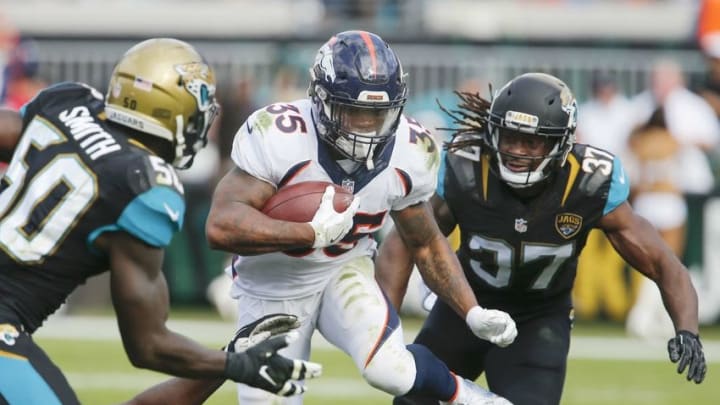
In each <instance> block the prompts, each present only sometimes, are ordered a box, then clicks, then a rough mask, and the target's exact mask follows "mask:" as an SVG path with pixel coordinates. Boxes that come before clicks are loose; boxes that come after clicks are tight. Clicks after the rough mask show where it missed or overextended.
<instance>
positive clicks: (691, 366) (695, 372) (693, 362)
mask: <svg viewBox="0 0 720 405" xmlns="http://www.w3.org/2000/svg"><path fill="white" fill-rule="evenodd" d="M668 354H670V361H672V362H673V363H678V367H677V372H678V373H679V374H682V373H683V372H684V371H685V368H686V367H687V369H688V371H687V380H688V381H690V380H692V381H695V384H700V383H701V382H702V381H703V380H704V379H705V373H706V372H707V365H706V364H705V354H703V348H702V343H700V336H698V335H695V334H693V333H690V332H688V331H686V330H680V331H678V332H677V334H676V335H675V337H674V338H672V339H670V340H669V341H668Z"/></svg>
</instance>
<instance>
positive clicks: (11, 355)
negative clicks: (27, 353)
mask: <svg viewBox="0 0 720 405" xmlns="http://www.w3.org/2000/svg"><path fill="white" fill-rule="evenodd" d="M0 356H2V357H7V358H10V359H15V360H25V361H27V357H24V356H20V355H19V354H15V353H10V352H6V351H4V350H0Z"/></svg>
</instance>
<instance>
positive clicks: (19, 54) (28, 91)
mask: <svg viewBox="0 0 720 405" xmlns="http://www.w3.org/2000/svg"><path fill="white" fill-rule="evenodd" d="M38 68H39V64H38V51H37V45H36V44H35V42H34V41H33V40H31V39H27V38H25V39H21V40H20V41H18V42H17V44H15V46H14V47H13V48H12V49H11V50H10V53H9V57H8V61H7V64H6V65H5V69H4V70H3V81H4V86H3V89H2V95H0V100H2V104H3V105H4V106H6V107H9V108H13V109H16V110H17V109H19V108H20V107H22V106H23V105H24V104H25V103H27V102H28V101H30V100H31V99H32V98H33V97H35V95H36V94H37V93H38V92H39V91H40V90H42V89H43V88H44V87H45V86H47V83H45V81H44V80H42V79H40V78H39V77H38Z"/></svg>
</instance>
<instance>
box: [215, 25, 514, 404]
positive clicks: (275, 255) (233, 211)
mask: <svg viewBox="0 0 720 405" xmlns="http://www.w3.org/2000/svg"><path fill="white" fill-rule="evenodd" d="M310 73H311V83H310V88H309V98H307V99H301V100H297V101H294V102H288V103H277V104H271V105H269V106H266V107H264V108H261V109H259V110H257V111H255V112H254V113H253V114H251V115H250V117H249V118H248V119H247V121H246V122H245V123H244V124H243V125H242V127H241V128H240V129H239V131H238V132H237V134H236V136H235V140H234V142H233V149H232V159H233V161H234V162H235V165H236V167H234V168H233V169H231V171H230V172H229V173H228V174H227V175H226V176H225V177H224V178H223V179H222V180H221V182H220V183H219V184H218V187H217V189H216V190H215V194H214V196H213V201H212V208H211V210H210V213H209V216H208V219H207V229H206V230H207V236H208V241H209V243H210V245H211V246H212V247H213V248H216V249H222V250H225V251H228V252H233V253H235V254H237V255H238V256H237V257H236V258H235V259H234V260H233V263H232V265H231V267H230V268H229V272H230V273H231V274H232V276H233V278H234V283H233V287H232V292H231V293H232V296H233V297H234V298H236V299H237V302H238V306H239V308H241V311H240V316H239V320H238V323H239V324H240V325H244V324H247V323H250V322H252V321H254V320H255V319H257V318H260V317H262V316H263V315H265V314H268V313H289V314H293V315H295V316H297V317H298V318H299V320H300V322H301V323H302V326H301V327H300V329H299V332H300V339H298V340H297V341H295V342H293V343H292V344H291V345H290V346H289V347H288V348H287V349H285V350H284V353H285V355H290V356H294V357H298V358H303V359H309V357H310V342H311V336H312V334H313V333H314V331H315V330H316V329H317V330H318V331H319V332H320V333H321V334H322V335H323V336H324V337H325V339H327V340H328V341H329V342H330V343H332V344H333V345H335V346H337V347H338V348H340V349H341V350H343V351H344V352H345V353H347V354H348V355H350V356H351V357H352V359H353V361H354V362H355V365H356V366H357V368H358V370H359V371H360V373H361V374H362V377H363V378H364V379H365V380H366V381H367V382H368V383H369V384H370V385H371V386H373V387H375V388H378V389H380V390H382V391H384V392H387V393H389V394H391V395H404V394H408V393H423V394H424V395H428V396H431V397H434V398H437V400H439V401H441V402H443V403H450V404H500V403H502V404H505V403H508V402H507V401H506V400H504V399H503V398H500V397H498V396H496V395H494V394H491V393H490V392H488V391H486V390H484V389H482V388H480V387H478V386H476V385H475V384H474V383H472V382H471V381H468V380H463V379H461V378H458V377H456V376H455V375H454V374H453V373H452V372H450V371H449V370H448V368H447V367H446V366H445V365H444V364H443V363H442V362H440V361H438V359H437V358H436V357H435V356H434V355H432V354H431V353H430V352H429V351H428V350H427V349H425V348H424V347H422V346H419V345H410V346H407V347H406V346H405V344H404V342H403V335H402V328H401V325H400V320H399V317H398V315H397V313H396V312H395V310H394V309H393V307H392V306H391V305H390V304H389V303H388V300H387V298H386V296H385V294H384V293H383V292H382V290H381V289H380V288H379V286H378V284H377V283H376V281H375V278H374V264H373V258H374V255H375V253H376V242H375V241H374V239H373V237H372V233H373V232H375V231H376V230H378V229H380V227H381V226H382V225H383V223H384V222H385V221H386V220H387V218H388V214H390V216H391V217H392V219H393V220H394V222H395V224H396V227H397V229H398V230H399V231H400V233H401V234H402V235H403V238H404V239H405V241H406V243H407V244H408V245H409V246H411V249H412V251H413V255H414V259H415V261H416V263H417V264H418V267H419V269H420V271H421V272H422V274H423V277H424V279H425V281H426V282H427V284H428V286H429V287H430V288H431V289H432V290H433V291H435V292H436V293H437V294H438V295H439V296H440V297H441V298H442V299H444V300H445V301H446V302H447V303H448V304H449V305H450V306H451V307H452V308H453V309H454V310H455V311H456V312H457V313H458V314H459V315H460V316H462V317H463V318H464V319H466V321H467V324H468V327H469V328H470V329H471V330H472V331H473V332H474V334H475V335H477V336H478V337H479V338H482V339H486V340H488V341H490V342H492V343H495V344H497V345H499V346H507V345H509V344H511V343H512V342H513V340H514V339H515V336H516V334H517V330H516V328H515V323H514V321H513V320H512V318H510V316H509V315H508V314H507V313H504V312H501V311H494V310H486V309H484V308H481V307H480V306H478V304H477V301H476V299H475V297H474V295H473V292H472V291H471V289H470V288H469V286H468V283H467V280H466V279H465V277H464V276H463V274H462V271H461V268H460V265H459V263H458V262H457V259H456V257H455V255H454V253H453V252H452V249H451V248H450V246H449V245H448V242H447V239H445V237H444V236H443V235H442V233H441V232H440V231H439V229H438V227H437V224H436V223H435V222H434V220H433V217H432V213H431V208H430V207H429V206H428V204H427V201H428V200H429V198H430V196H431V195H432V194H433V192H434V190H435V185H436V177H437V176H436V174H437V169H438V164H439V151H438V148H437V147H436V145H435V143H434V142H433V138H432V136H431V135H430V134H429V132H428V131H427V130H426V129H424V128H423V127H422V126H420V125H419V124H418V123H417V122H416V121H414V120H412V119H410V118H408V117H405V116H404V115H402V110H403V106H404V104H405V101H406V95H407V87H406V82H405V75H404V73H403V71H402V67H401V65H400V62H399V60H398V58H397V56H396V55H395V53H394V52H393V51H392V50H391V49H390V48H389V47H388V45H387V44H386V43H385V42H384V41H383V40H382V39H381V38H380V37H379V36H377V35H375V34H372V33H369V32H364V31H346V32H342V33H339V34H337V35H335V36H333V37H332V38H330V40H329V41H328V42H327V43H325V44H324V45H323V46H322V47H321V48H320V50H319V51H318V53H317V56H316V59H315V63H314V65H313V66H312V68H311V71H310ZM302 181H327V182H333V183H335V184H338V185H342V186H343V187H345V188H346V189H348V190H351V191H352V192H353V193H354V195H355V198H354V200H353V203H352V205H351V206H350V207H349V208H348V209H347V210H346V211H344V212H336V211H335V210H334V207H333V205H332V203H331V201H332V194H333V193H334V191H333V190H332V187H328V191H327V192H326V194H325V196H324V203H322V204H321V205H320V208H319V209H318V211H317V213H316V214H315V217H314V218H313V220H312V221H310V222H286V221H280V220H275V219H272V218H270V217H268V216H266V215H264V214H263V213H262V212H261V211H260V210H261V209H262V207H263V205H264V204H265V202H266V201H267V200H268V199H269V198H270V197H271V196H272V195H273V194H275V192H276V191H277V190H278V189H279V188H281V187H283V186H286V185H290V184H295V183H298V182H302ZM449 343H450V342H449ZM238 396H239V400H240V403H242V404H243V405H247V404H273V403H294V404H297V403H301V401H302V398H301V397H297V399H290V400H286V399H281V398H278V397H274V396H272V395H268V394H267V393H265V392H262V391H259V390H256V389H253V388H249V387H247V386H242V385H240V386H239V388H238ZM283 401H287V402H283Z"/></svg>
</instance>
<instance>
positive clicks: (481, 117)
mask: <svg viewBox="0 0 720 405" xmlns="http://www.w3.org/2000/svg"><path fill="white" fill-rule="evenodd" d="M454 93H455V94H456V95H457V96H458V98H460V102H459V103H458V105H457V108H458V109H457V110H450V109H447V108H445V107H443V106H442V104H440V102H439V101H438V106H439V107H440V109H441V110H442V111H443V112H444V113H445V114H447V115H448V116H449V117H450V118H452V121H453V124H457V126H456V127H451V128H438V130H440V131H452V134H451V136H452V139H451V140H450V141H449V142H445V143H444V145H443V147H444V148H445V149H446V150H448V151H454V150H458V149H463V148H466V147H469V146H476V145H478V143H482V135H483V134H484V133H485V131H486V130H487V123H488V118H489V116H490V113H489V109H490V101H488V100H486V99H484V98H482V97H480V93H468V92H459V91H455V92H454ZM463 135H480V137H477V136H467V137H465V136H463Z"/></svg>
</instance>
